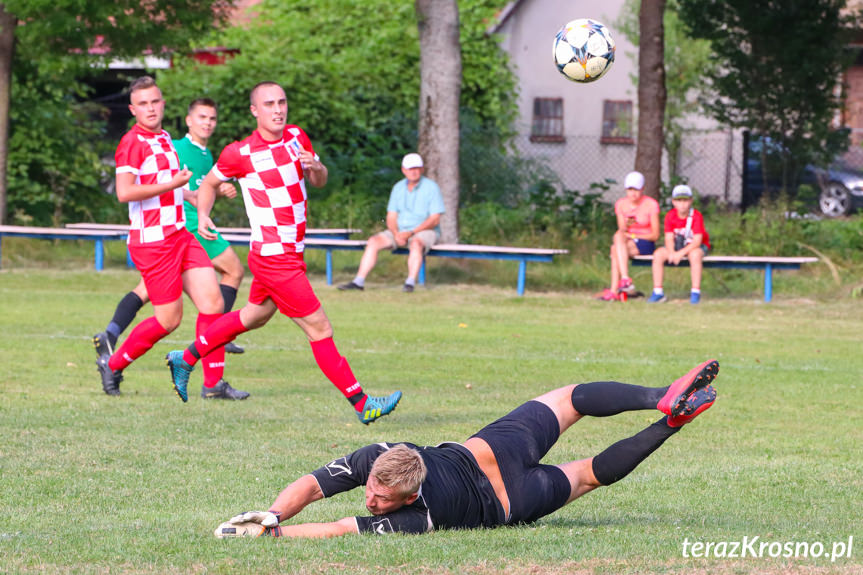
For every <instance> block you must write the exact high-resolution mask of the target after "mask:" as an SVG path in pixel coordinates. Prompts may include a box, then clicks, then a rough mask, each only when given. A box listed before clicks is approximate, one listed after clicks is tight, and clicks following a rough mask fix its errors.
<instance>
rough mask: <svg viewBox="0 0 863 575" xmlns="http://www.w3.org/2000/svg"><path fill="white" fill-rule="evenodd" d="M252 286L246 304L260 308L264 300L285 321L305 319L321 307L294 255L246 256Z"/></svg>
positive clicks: (302, 264)
mask: <svg viewBox="0 0 863 575" xmlns="http://www.w3.org/2000/svg"><path fill="white" fill-rule="evenodd" d="M249 269H250V270H251V272H252V276H253V278H252V285H251V287H250V288H249V303H253V304H255V305H260V304H262V303H264V301H266V299H267V298H270V299H272V300H273V303H275V304H276V307H277V308H278V309H279V311H280V312H282V313H283V314H284V315H286V316H288V317H306V316H309V315H312V314H313V313H315V312H316V311H318V309H320V307H321V302H320V301H318V296H316V295H315V292H314V290H312V286H311V284H310V283H309V280H308V278H306V262H304V261H303V256H302V255H298V254H279V255H276V256H266V257H265V256H260V255H257V254H255V253H252V252H249Z"/></svg>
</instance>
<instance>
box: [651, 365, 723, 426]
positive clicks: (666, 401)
mask: <svg viewBox="0 0 863 575" xmlns="http://www.w3.org/2000/svg"><path fill="white" fill-rule="evenodd" d="M717 373H719V362H718V361H716V360H715V359H710V360H707V361H705V362H703V363H700V364H698V365H696V366H695V367H693V368H692V369H690V370H689V372H688V373H687V374H686V375H684V376H683V377H681V378H680V379H678V380H676V381H675V382H674V383H672V384H671V385H670V386H669V387H668V391H666V392H665V395H664V396H662V399H660V400H659V403H657V404H656V409H658V410H659V411H661V412H662V413H665V414H667V415H670V416H672V417H676V416H678V415H680V412H681V411H682V410H683V409H684V408H685V404H686V400H687V399H688V398H689V396H691V395H692V394H693V393H695V391H697V390H699V389H701V388H703V387H707V386H708V385H710V382H712V381H713V380H714V379H716V374H717ZM705 409H706V408H705Z"/></svg>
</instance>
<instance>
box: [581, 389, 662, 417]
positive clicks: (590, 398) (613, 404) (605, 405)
mask: <svg viewBox="0 0 863 575" xmlns="http://www.w3.org/2000/svg"><path fill="white" fill-rule="evenodd" d="M666 391H668V388H667V387H643V386H641V385H632V384H629V383H618V382H616V381H594V382H593V383H581V384H579V385H576V386H575V389H573V390H572V407H574V408H575V410H576V411H577V412H579V413H580V414H582V415H592V416H594V417H607V416H609V415H616V414H618V413H623V412H624V411H637V410H640V409H656V404H657V403H659V400H660V399H662V397H663V396H664V395H665V392H666Z"/></svg>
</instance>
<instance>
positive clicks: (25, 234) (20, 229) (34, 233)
mask: <svg viewBox="0 0 863 575" xmlns="http://www.w3.org/2000/svg"><path fill="white" fill-rule="evenodd" d="M4 236H8V237H18V238H37V239H42V240H87V241H91V242H94V244H95V246H94V248H93V250H94V255H93V267H94V268H95V269H96V271H101V270H102V268H103V267H104V265H105V249H104V245H103V242H105V241H107V240H124V239H126V232H125V231H122V230H111V229H105V230H94V229H68V228H39V227H33V226H0V253H2V240H3V237H4Z"/></svg>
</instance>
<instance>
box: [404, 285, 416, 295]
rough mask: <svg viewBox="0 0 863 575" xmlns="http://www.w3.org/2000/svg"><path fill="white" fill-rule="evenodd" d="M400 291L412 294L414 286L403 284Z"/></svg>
mask: <svg viewBox="0 0 863 575" xmlns="http://www.w3.org/2000/svg"><path fill="white" fill-rule="evenodd" d="M402 291H403V292H405V293H413V292H414V286H412V285H411V284H405V285H403V286H402Z"/></svg>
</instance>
